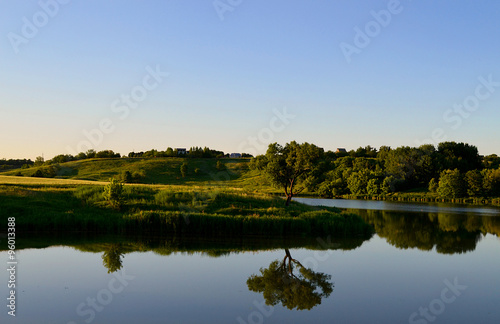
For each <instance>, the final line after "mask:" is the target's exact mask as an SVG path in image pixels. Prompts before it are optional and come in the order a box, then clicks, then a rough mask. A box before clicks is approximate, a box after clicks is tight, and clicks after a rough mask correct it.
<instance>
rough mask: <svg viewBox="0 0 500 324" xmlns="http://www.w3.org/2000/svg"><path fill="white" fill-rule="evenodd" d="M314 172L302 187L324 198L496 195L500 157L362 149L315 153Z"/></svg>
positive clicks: (463, 150)
mask: <svg viewBox="0 0 500 324" xmlns="http://www.w3.org/2000/svg"><path fill="white" fill-rule="evenodd" d="M314 154H315V155H317V158H315V163H314V167H313V168H311V169H310V170H307V172H308V178H307V179H306V181H304V183H305V184H306V186H307V189H308V190H309V191H310V192H314V193H316V194H319V195H321V196H325V197H340V196H344V195H355V196H362V195H368V196H380V195H388V194H392V193H394V192H400V191H411V190H420V191H421V190H428V191H430V192H432V193H435V194H436V195H438V196H439V197H443V198H460V197H467V196H468V197H492V196H494V197H498V196H500V168H499V166H500V157H498V156H497V155H496V154H492V155H488V156H485V157H482V156H480V155H479V154H478V150H477V148H476V147H475V146H472V145H469V144H465V143H456V142H443V143H440V144H438V146H437V147H435V146H434V145H430V144H428V145H422V146H420V147H418V148H417V147H409V146H402V147H398V148H395V149H392V148H390V147H388V146H382V147H380V149H378V150H377V149H376V148H372V147H370V146H366V147H364V148H362V147H360V148H358V149H357V150H356V151H354V150H352V151H350V152H332V151H327V152H324V150H323V149H322V148H318V150H315V152H314ZM267 163H268V158H267V157H266V155H259V156H257V157H255V158H254V159H252V160H251V163H250V168H252V169H259V170H266V168H267Z"/></svg>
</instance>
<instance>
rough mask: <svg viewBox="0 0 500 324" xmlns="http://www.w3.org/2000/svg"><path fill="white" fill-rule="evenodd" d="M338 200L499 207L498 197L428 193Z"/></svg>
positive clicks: (363, 196) (352, 196) (394, 194)
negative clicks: (448, 195)
mask: <svg viewBox="0 0 500 324" xmlns="http://www.w3.org/2000/svg"><path fill="white" fill-rule="evenodd" d="M338 198H342V199H360V200H385V201H399V202H434V203H448V204H469V205H489V206H500V197H463V198H441V197H439V196H438V195H437V194H435V193H430V192H397V193H393V194H389V195H342V196H340V197H338Z"/></svg>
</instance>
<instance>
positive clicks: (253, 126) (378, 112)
mask: <svg viewBox="0 0 500 324" xmlns="http://www.w3.org/2000/svg"><path fill="white" fill-rule="evenodd" d="M60 2H61V3H60ZM60 2H58V1H56V0H41V1H40V3H47V5H46V6H44V7H45V9H44V8H42V6H41V5H40V3H39V2H38V1H8V0H0V36H1V37H0V112H1V127H0V137H1V140H0V158H24V157H27V158H32V159H34V158H35V157H36V156H38V155H41V154H42V153H43V154H44V156H45V157H46V158H51V157H53V156H54V155H56V154H60V153H65V154H67V153H74V152H75V151H77V150H78V147H80V148H85V149H86V148H87V147H86V144H85V142H84V141H87V140H88V139H87V138H86V136H85V135H84V131H87V132H90V134H91V138H93V140H94V142H95V143H97V144H98V145H92V147H93V148H94V149H96V150H98V151H99V150H103V149H112V150H114V151H115V152H119V153H122V154H127V153H128V152H130V151H132V150H135V151H141V150H149V149H152V148H155V149H159V150H165V149H166V148H167V147H168V146H170V147H187V148H189V147H191V146H209V147H211V148H215V149H220V150H223V151H225V152H228V153H229V152H238V151H242V150H245V151H249V152H251V153H255V152H257V153H263V152H264V151H265V147H266V146H267V144H269V142H274V141H277V142H279V143H282V144H284V143H286V142H288V141H291V140H296V141H298V142H305V141H307V142H311V143H314V144H316V145H318V146H321V147H324V148H325V149H331V150H335V149H336V148H337V147H345V148H347V149H348V150H349V149H356V148H357V147H359V146H366V145H371V146H373V147H377V148H378V147H380V146H381V145H389V146H391V147H397V146H401V145H408V146H418V145H419V143H424V142H427V143H437V142H440V141H441V140H442V139H446V140H453V141H460V142H467V143H470V144H473V145H476V146H477V147H478V149H479V152H480V153H481V154H492V153H497V154H499V153H500V145H499V139H500V127H498V122H499V121H500V64H499V63H500V62H499V57H500V56H499V55H500V19H499V17H500V2H498V1H494V0H491V1H472V0H470V1H451V0H448V1H437V0H422V1H410V0H404V1H403V0H402V1H399V2H398V1H393V0H391V1H385V0H384V1H378V0H377V1H375V0H364V1H347V0H345V1H340V0H339V1H331V0H328V1H327V0H317V1H284V0H277V1H264V0H252V1H250V0H243V1H238V0H231V1H228V0H220V1H213V0H206V1H205V0H203V1H202V0H198V1H188V0H175V1H174V0H171V1H168V0H161V1H159V0H158V1H97V0H94V1H77V0H73V1H69V0H65V1H62V0H60ZM62 2H67V3H65V4H62ZM54 3H55V4H57V6H55V5H54ZM214 3H215V4H217V5H218V7H217V8H218V9H216V7H215V6H214ZM44 10H45V11H44ZM217 10H219V11H217ZM382 10H383V11H382ZM373 12H375V13H376V14H375V15H374V14H373ZM221 18H223V19H221ZM37 25H38V26H37ZM360 30H361V32H362V33H363V35H361V34H360V33H359V31H360ZM367 34H368V35H367ZM346 49H349V50H350V52H349V51H347V52H346ZM346 53H347V54H346ZM348 61H350V62H348ZM148 67H149V68H150V69H153V70H155V69H159V70H160V71H161V73H163V72H168V76H164V75H160V77H159V78H158V80H160V82H157V81H156V80H155V79H154V78H151V77H149V79H148V83H147V86H148V87H149V89H150V90H145V88H144V87H143V79H144V77H145V76H147V75H148V73H149V72H148ZM157 77H158V76H157ZM481 80H482V81H481ZM485 84H486V85H485ZM134 89H135V91H136V92H135V94H134V95H135V98H140V102H137V101H134V102H132V104H134V105H135V104H137V107H136V108H134V109H131V108H130V109H129V108H128V107H127V106H126V105H125V106H124V104H123V102H122V101H121V100H122V99H121V98H122V96H123V95H125V96H132V94H133V91H134ZM117 100H118V103H117ZM132 100H133V99H132ZM464 101H465V103H466V106H467V107H462V108H454V105H457V104H458V105H462V104H463V103H464ZM113 104H115V107H114V108H112V106H113ZM285 107H286V111H287V113H288V114H291V115H294V116H295V117H294V118H291V119H289V120H287V124H286V125H284V124H283V122H282V121H281V120H279V119H276V117H275V111H281V112H283V110H284V109H285ZM453 109H455V110H453ZM126 110H128V111H126ZM102 121H104V124H105V125H104V129H105V130H106V133H104V132H102V136H101V135H99V134H98V132H97V131H93V130H95V129H99V124H100V123H102ZM110 123H111V124H110ZM106 124H107V125H106ZM99 132H101V131H100V130H99ZM92 136H93V137H92ZM259 136H260V138H259ZM249 137H254V138H257V139H256V140H255V141H253V142H252V141H251V140H249V139H248V138H249ZM432 137H434V139H433V138H432Z"/></svg>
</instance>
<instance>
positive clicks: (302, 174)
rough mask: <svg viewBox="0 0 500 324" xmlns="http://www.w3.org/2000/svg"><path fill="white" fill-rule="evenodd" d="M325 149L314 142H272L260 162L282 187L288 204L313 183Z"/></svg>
mask: <svg viewBox="0 0 500 324" xmlns="http://www.w3.org/2000/svg"><path fill="white" fill-rule="evenodd" d="M323 155H324V151H323V149H322V148H319V147H317V146H316V145H314V144H309V143H303V144H298V143H297V142H295V141H293V142H290V143H288V144H286V145H285V146H281V145H279V144H278V143H273V144H270V145H269V147H268V149H267V152H266V155H265V158H264V159H261V160H260V162H259V163H261V164H262V167H263V169H264V171H265V173H266V174H267V175H268V177H269V178H270V180H271V182H272V183H273V184H274V185H275V186H276V187H278V188H282V189H283V191H284V192H285V195H286V197H287V200H286V205H287V206H288V205H289V204H290V201H291V200H292V197H293V196H294V195H295V194H298V193H300V192H301V191H303V190H304V189H306V188H307V186H308V185H311V183H312V182H314V181H315V179H314V172H315V170H317V169H318V167H319V165H320V163H319V162H320V161H321V159H322V158H323Z"/></svg>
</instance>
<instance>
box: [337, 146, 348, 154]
mask: <svg viewBox="0 0 500 324" xmlns="http://www.w3.org/2000/svg"><path fill="white" fill-rule="evenodd" d="M335 153H347V150H346V149H345V148H342V147H339V148H337V150H336V151H335Z"/></svg>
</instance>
